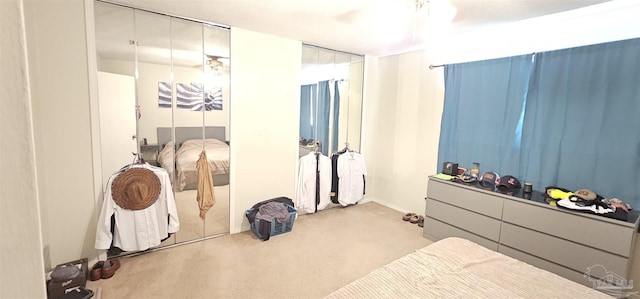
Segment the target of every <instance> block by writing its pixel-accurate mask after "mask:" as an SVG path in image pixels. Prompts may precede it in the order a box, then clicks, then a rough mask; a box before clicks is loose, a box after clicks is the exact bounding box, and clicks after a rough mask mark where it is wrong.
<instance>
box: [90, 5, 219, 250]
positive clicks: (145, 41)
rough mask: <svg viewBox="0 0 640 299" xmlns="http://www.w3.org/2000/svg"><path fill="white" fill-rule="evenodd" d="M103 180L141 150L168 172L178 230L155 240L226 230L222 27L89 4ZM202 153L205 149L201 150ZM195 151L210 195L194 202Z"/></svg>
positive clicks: (173, 241)
mask: <svg viewBox="0 0 640 299" xmlns="http://www.w3.org/2000/svg"><path fill="white" fill-rule="evenodd" d="M94 8H95V24H96V25H95V28H96V35H95V36H96V49H97V60H98V72H99V75H98V86H99V88H98V89H99V106H100V107H99V109H100V127H101V136H100V138H101V147H102V149H101V150H102V169H103V178H104V180H103V181H104V186H106V180H107V179H108V177H109V175H111V174H112V173H113V172H115V171H117V170H118V169H120V168H121V167H122V166H123V165H126V164H128V163H131V162H132V159H133V157H134V155H133V154H132V153H140V154H141V156H142V158H143V159H144V160H145V161H146V162H147V163H149V164H151V165H155V166H158V167H162V168H163V169H165V170H166V171H167V172H168V173H169V176H170V178H171V188H172V190H173V191H174V192H173V193H174V197H175V201H176V208H177V210H178V215H179V220H180V230H179V231H178V232H177V233H175V234H173V235H171V236H170V238H169V239H167V240H165V241H164V242H163V243H162V244H161V245H160V246H166V245H172V244H176V243H183V242H189V241H193V240H199V239H203V238H208V237H213V236H217V235H222V234H225V233H228V232H229V169H230V167H229V144H230V140H229V138H228V136H229V108H230V105H229V64H230V59H229V29H228V28H225V27H222V26H218V25H214V24H207V23H203V22H196V21H193V20H186V19H183V18H179V17H172V16H167V15H164V14H157V13H153V12H149V11H144V10H139V9H135V8H130V7H125V6H121V5H116V4H112V3H106V2H101V1H97V2H95V3H94ZM201 154H204V155H201ZM201 156H204V157H205V160H200V161H205V162H204V164H206V165H207V166H208V167H209V171H210V173H211V178H212V180H213V186H214V187H213V192H212V194H213V197H208V198H207V199H206V200H198V197H197V191H196V188H197V182H198V167H197V163H198V162H199V159H200V157H201Z"/></svg>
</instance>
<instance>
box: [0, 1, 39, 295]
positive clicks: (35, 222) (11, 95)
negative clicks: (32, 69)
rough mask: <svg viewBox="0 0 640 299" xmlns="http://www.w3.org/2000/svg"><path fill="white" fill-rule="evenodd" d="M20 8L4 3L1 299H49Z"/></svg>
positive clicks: (0, 14) (0, 5)
mask: <svg viewBox="0 0 640 299" xmlns="http://www.w3.org/2000/svg"><path fill="white" fill-rule="evenodd" d="M22 4H23V3H22V1H20V0H15V1H0V28H2V30H0V40H2V41H3V42H2V43H0V53H2V55H0V65H2V71H1V73H0V99H1V100H0V102H1V103H2V109H0V138H1V139H2V142H0V157H1V158H0V169H2V172H1V173H0V236H2V242H0V265H1V267H2V271H0V298H44V297H46V294H45V288H44V283H43V281H44V260H43V255H42V240H41V237H42V235H41V231H40V214H39V202H38V190H37V180H36V163H35V161H34V157H35V148H34V142H33V131H32V129H33V128H32V121H31V98H30V95H29V78H28V74H29V72H28V69H27V48H26V47H27V44H26V40H25V36H24V34H23V33H24V27H25V22H24V20H23V13H22V9H21V6H22ZM4 41H11V42H4Z"/></svg>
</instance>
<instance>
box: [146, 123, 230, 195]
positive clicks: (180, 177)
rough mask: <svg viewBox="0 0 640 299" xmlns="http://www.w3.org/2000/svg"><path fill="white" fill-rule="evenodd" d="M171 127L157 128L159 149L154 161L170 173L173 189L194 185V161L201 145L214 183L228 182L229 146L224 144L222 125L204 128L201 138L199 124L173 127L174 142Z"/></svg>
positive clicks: (195, 176) (195, 183) (195, 182)
mask: <svg viewBox="0 0 640 299" xmlns="http://www.w3.org/2000/svg"><path fill="white" fill-rule="evenodd" d="M171 129H172V128H170V127H158V128H157V133H158V144H159V145H160V147H161V148H162V149H161V150H160V153H159V154H158V163H159V164H160V166H161V167H162V168H164V169H166V170H167V172H169V174H170V175H171V178H172V181H173V182H174V183H173V184H174V188H175V190H176V191H182V190H185V189H187V190H191V189H195V188H196V185H197V182H198V170H197V168H196V162H197V161H198V158H199V157H200V153H201V152H202V150H203V148H204V149H206V151H207V160H208V162H209V167H210V168H211V174H212V175H213V184H214V186H221V185H226V184H229V145H228V144H227V143H226V135H225V127H205V139H204V141H203V139H202V127H176V128H175V132H176V138H175V145H174V143H173V141H172V138H171ZM174 148H175V160H174V155H173V149H174ZM174 161H175V162H174ZM174 169H175V172H174ZM174 178H176V179H175V180H174Z"/></svg>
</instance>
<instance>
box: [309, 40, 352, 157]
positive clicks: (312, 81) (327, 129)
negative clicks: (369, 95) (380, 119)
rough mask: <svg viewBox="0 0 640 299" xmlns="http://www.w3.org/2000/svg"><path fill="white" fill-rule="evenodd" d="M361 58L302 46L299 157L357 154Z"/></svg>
mask: <svg viewBox="0 0 640 299" xmlns="http://www.w3.org/2000/svg"><path fill="white" fill-rule="evenodd" d="M363 77H364V57H363V56H361V55H354V54H349V53H344V52H339V51H335V50H330V49H325V48H320V47H315V46H310V45H303V48H302V71H301V83H300V84H301V99H300V144H299V150H300V154H299V155H300V156H303V155H305V154H307V153H309V152H310V151H314V150H315V147H314V146H317V147H318V150H319V151H321V152H322V153H323V154H324V155H327V156H330V155H331V154H333V153H335V152H338V151H341V150H342V149H344V148H345V147H347V146H348V147H349V149H351V150H354V151H360V130H361V122H362V88H363Z"/></svg>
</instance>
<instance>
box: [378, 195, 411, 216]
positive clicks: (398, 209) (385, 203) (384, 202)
mask: <svg viewBox="0 0 640 299" xmlns="http://www.w3.org/2000/svg"><path fill="white" fill-rule="evenodd" d="M369 201H373V202H375V203H378V204H381V205H383V206H385V207H387V208H390V209H393V210H396V211H398V212H402V213H409V212H410V211H408V210H407V209H404V208H401V207H399V206H396V205H394V204H392V203H389V202H387V201H384V200H382V199H379V198H372V199H370V200H369Z"/></svg>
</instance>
